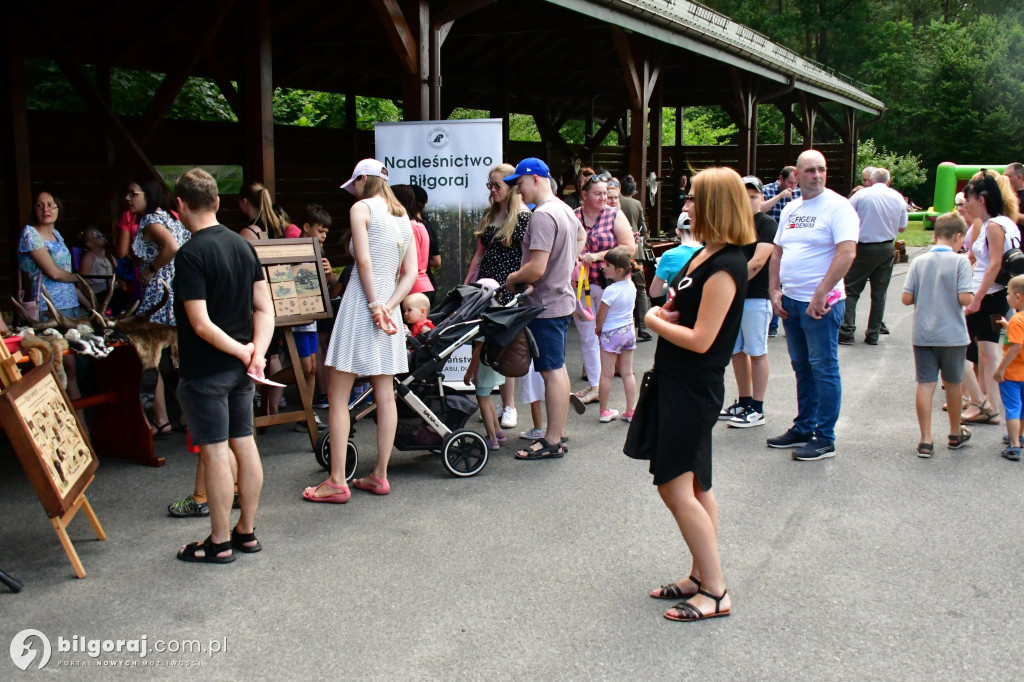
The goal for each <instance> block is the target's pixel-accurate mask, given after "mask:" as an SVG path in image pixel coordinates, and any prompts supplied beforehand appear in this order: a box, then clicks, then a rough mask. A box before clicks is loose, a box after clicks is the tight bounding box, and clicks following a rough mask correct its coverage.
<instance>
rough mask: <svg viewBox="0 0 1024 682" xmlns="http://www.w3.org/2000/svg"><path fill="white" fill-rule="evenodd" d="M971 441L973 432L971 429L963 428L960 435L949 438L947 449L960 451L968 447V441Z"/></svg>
mask: <svg viewBox="0 0 1024 682" xmlns="http://www.w3.org/2000/svg"><path fill="white" fill-rule="evenodd" d="M970 439H971V430H970V429H969V428H967V427H966V426H961V427H960V433H959V434H957V435H955V436H954V435H950V436H948V437H947V440H946V447H947V448H949V449H950V450H959V449H960V448H962V447H963V446H964V445H966V444H967V441H969V440H970Z"/></svg>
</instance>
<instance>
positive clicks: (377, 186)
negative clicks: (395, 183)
mask: <svg viewBox="0 0 1024 682" xmlns="http://www.w3.org/2000/svg"><path fill="white" fill-rule="evenodd" d="M363 178H365V180H364V181H363V194H362V196H361V197H359V198H360V199H369V198H370V197H377V196H379V197H380V198H382V199H383V200H384V201H385V202H387V205H388V213H390V214H391V215H393V216H404V215H406V211H405V206H402V202H400V201H399V200H398V199H397V198H396V197H395V193H394V192H392V191H391V187H390V186H388V181H387V180H386V179H385V178H380V177H377V176H376V175H364V176H363Z"/></svg>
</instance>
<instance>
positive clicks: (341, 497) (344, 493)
mask: <svg viewBox="0 0 1024 682" xmlns="http://www.w3.org/2000/svg"><path fill="white" fill-rule="evenodd" d="M320 485H325V486H327V487H328V488H330V489H331V490H336V491H337V492H336V493H334V494H333V495H324V496H323V497H317V495H316V491H317V488H319V487H320V486H319V485H318V486H315V487H312V488H306V489H305V490H303V491H302V499H304V500H307V501H309V502H327V503H329V504H345V503H346V502H348V500H349V498H350V497H352V491H351V490H349V489H348V486H347V485H346V486H343V487H341V488H339V487H338V486H336V485H334V484H333V483H331V480H330V479H327V480H326V481H324V482H323V483H321V484H320Z"/></svg>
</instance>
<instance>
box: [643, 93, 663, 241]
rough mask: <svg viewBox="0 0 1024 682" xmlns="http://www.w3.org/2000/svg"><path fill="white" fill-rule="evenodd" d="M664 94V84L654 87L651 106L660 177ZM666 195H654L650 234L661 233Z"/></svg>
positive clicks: (651, 127)
mask: <svg viewBox="0 0 1024 682" xmlns="http://www.w3.org/2000/svg"><path fill="white" fill-rule="evenodd" d="M664 94H665V93H664V88H663V87H662V84H661V83H658V84H657V85H656V86H655V88H654V98H653V102H652V106H651V126H650V129H651V137H653V138H654V139H653V140H652V141H653V143H654V144H653V145H652V146H653V148H654V163H653V166H654V172H655V173H656V174H657V176H658V177H659V178H660V177H661V167H662V164H663V163H664V144H663V143H664V140H663V137H664V136H663V134H662V132H663V131H662V127H663V126H662V118H663V116H664V113H665V112H664V109H663V108H662V106H663V105H664ZM662 187H664V184H663V185H662ZM664 195H665V192H658V193H657V194H655V195H654V208H653V209H652V211H653V213H652V214H651V215H652V218H653V220H650V221H648V222H649V225H650V227H648V228H647V229H648V232H650V234H661V202H662V198H663V197H664Z"/></svg>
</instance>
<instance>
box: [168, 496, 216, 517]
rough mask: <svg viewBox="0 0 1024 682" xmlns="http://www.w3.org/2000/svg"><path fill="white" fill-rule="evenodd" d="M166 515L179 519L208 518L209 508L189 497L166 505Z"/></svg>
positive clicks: (205, 504)
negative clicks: (191, 517) (190, 517)
mask: <svg viewBox="0 0 1024 682" xmlns="http://www.w3.org/2000/svg"><path fill="white" fill-rule="evenodd" d="M167 513H168V514H170V515H171V516H175V517H177V518H179V519H181V518H187V517H189V516H209V515H210V507H209V505H208V504H207V503H206V502H196V499H195V498H194V497H192V496H191V495H189V496H188V497H186V498H185V499H183V500H179V501H178V502H175V503H174V504H171V505H168V506H167Z"/></svg>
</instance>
